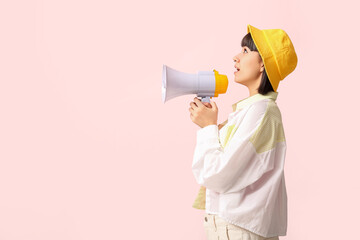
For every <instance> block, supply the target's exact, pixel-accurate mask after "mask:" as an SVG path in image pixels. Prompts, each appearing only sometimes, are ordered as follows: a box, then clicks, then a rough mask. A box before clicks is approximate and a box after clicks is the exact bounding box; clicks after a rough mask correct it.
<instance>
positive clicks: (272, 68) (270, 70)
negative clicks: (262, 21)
mask: <svg viewBox="0 0 360 240" xmlns="http://www.w3.org/2000/svg"><path fill="white" fill-rule="evenodd" d="M247 32H248V33H249V32H250V34H251V37H252V39H253V40H254V43H255V46H256V48H257V49H258V51H259V54H260V56H261V59H262V60H263V63H264V66H265V70H266V73H267V76H268V78H269V81H270V83H271V86H272V87H273V89H274V91H275V92H277V91H276V90H277V88H278V86H279V82H280V81H281V76H280V74H279V70H278V66H277V62H276V57H275V55H274V54H273V53H272V51H273V50H272V48H271V45H270V44H269V41H268V40H267V37H266V33H265V31H262V30H260V29H258V28H256V27H254V26H251V25H250V24H248V25H247Z"/></svg>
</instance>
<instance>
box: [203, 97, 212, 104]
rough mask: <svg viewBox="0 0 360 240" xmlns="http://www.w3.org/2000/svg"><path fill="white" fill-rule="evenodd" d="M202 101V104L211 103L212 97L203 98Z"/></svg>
mask: <svg viewBox="0 0 360 240" xmlns="http://www.w3.org/2000/svg"><path fill="white" fill-rule="evenodd" d="M201 101H202V102H207V103H210V97H202V98H201Z"/></svg>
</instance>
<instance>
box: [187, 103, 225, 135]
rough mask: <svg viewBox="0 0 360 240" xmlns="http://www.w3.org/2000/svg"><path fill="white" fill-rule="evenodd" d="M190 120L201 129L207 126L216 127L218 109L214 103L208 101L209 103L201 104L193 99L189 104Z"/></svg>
mask: <svg viewBox="0 0 360 240" xmlns="http://www.w3.org/2000/svg"><path fill="white" fill-rule="evenodd" d="M190 106H191V107H190V108H189V111H190V118H191V120H192V121H193V122H194V123H195V124H197V125H198V126H200V127H201V128H203V127H206V126H208V125H212V124H215V125H217V119H218V108H217V105H216V103H215V102H214V101H212V100H211V99H210V103H206V102H205V103H202V102H201V101H200V100H199V99H198V98H196V97H195V98H194V102H190Z"/></svg>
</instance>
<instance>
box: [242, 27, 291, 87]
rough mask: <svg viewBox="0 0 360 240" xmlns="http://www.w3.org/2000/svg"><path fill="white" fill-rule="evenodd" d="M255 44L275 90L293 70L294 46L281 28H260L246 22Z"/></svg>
mask: <svg viewBox="0 0 360 240" xmlns="http://www.w3.org/2000/svg"><path fill="white" fill-rule="evenodd" d="M247 32H248V33H249V32H250V34H251V37H252V39H253V40H254V43H255V46H256V48H257V49H258V51H259V54H260V56H261V59H262V60H263V63H264V66H265V70H266V73H267V75H268V78H269V80H270V83H271V86H272V87H273V89H274V91H275V92H276V90H277V88H278V86H279V82H280V81H281V80H283V79H284V78H285V77H286V76H287V75H289V74H290V73H291V72H292V71H294V70H295V68H296V65H297V61H298V59H297V55H296V52H295V49H294V46H293V44H292V42H291V40H290V38H289V36H288V35H287V33H286V32H285V31H284V30H282V29H264V30H260V29H258V28H256V27H253V26H251V25H250V24H248V26H247Z"/></svg>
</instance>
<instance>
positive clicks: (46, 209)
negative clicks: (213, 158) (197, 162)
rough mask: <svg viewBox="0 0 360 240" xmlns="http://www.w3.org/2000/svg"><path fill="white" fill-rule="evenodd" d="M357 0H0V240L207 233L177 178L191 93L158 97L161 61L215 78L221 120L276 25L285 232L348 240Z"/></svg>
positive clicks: (352, 233) (188, 155) (186, 170)
mask: <svg viewBox="0 0 360 240" xmlns="http://www.w3.org/2000/svg"><path fill="white" fill-rule="evenodd" d="M358 9H359V5H358V3H357V1H349V0H344V1H323V0H322V1H285V0H282V1H280V0H279V1H251V2H250V1H223V2H221V3H220V2H219V1H209V0H207V1H132V2H131V1H109V0H102V1H80V0H76V1H75V0H71V1H69V0H62V1H50V0H49V1H28V0H27V1H1V2H0V31H1V38H0V81H1V82H0V83H1V85H0V111H1V116H0V194H1V195H0V239H1V240H20V239H21V240H32V239H34V240H42V239H44V240H49V239H51V240H58V239H59V240H63V239H76V240H80V239H84V240H85V239H87V240H91V239H107V240H111V239H164V240H165V239H172V240H176V239H179V240H180V239H188V240H190V239H194V240H197V239H205V232H204V230H203V226H202V221H203V214H204V211H202V210H197V209H194V208H192V207H191V206H192V204H193V201H194V199H195V196H196V194H197V191H198V189H199V185H198V184H197V183H196V182H195V178H194V177H193V175H192V171H191V162H192V154H193V150H194V147H195V140H196V131H197V130H198V129H199V127H198V126H197V125H195V124H194V123H193V122H192V121H191V119H190V114H189V111H188V108H189V103H190V102H191V101H192V99H193V98H194V97H195V95H184V96H181V97H177V98H174V99H172V100H170V101H169V102H166V104H163V103H162V101H161V74H162V64H166V65H168V66H169V67H172V68H175V69H177V70H179V71H183V72H188V73H196V72H197V71H199V70H202V71H211V70H212V69H216V70H218V71H219V72H220V73H221V74H226V75H227V76H228V77H229V88H228V92H227V93H226V94H224V95H221V96H220V97H219V98H214V101H215V102H216V103H217V105H218V107H219V123H220V122H222V121H225V120H226V117H227V115H228V114H229V113H230V112H231V111H232V109H231V104H233V103H234V102H236V101H238V100H240V99H242V98H245V97H248V96H249V92H248V90H247V88H246V87H244V86H242V85H239V84H236V83H235V82H234V81H233V79H234V76H233V72H234V67H233V65H234V63H233V60H232V57H233V56H234V55H235V54H237V53H238V52H239V51H240V41H241V39H242V37H243V36H244V35H245V34H246V33H247V32H246V26H247V24H251V25H253V26H255V27H257V28H260V29H270V28H282V29H284V30H285V31H286V32H287V33H288V34H289V36H290V37H291V40H292V41H293V44H294V46H295V49H296V51H297V55H298V59H299V61H298V65H297V68H296V69H295V71H294V72H293V73H291V74H290V75H289V76H288V77H287V78H285V79H284V80H283V81H282V82H280V85H279V88H278V92H279V95H278V99H277V103H278V106H279V107H280V110H281V112H282V116H283V123H284V129H285V134H286V139H287V145H288V150H287V157H286V164H285V165H286V167H285V175H286V184H287V191H288V233H287V236H285V237H281V239H291V240H297V239H298V240H306V239H334V240H335V239H355V238H356V237H357V236H358V228H359V227H358V223H359V220H358V219H359V214H360V211H359V210H360V208H359V204H358V203H359V202H360V196H359V181H360V177H359V176H360V174H359V173H358V172H359V167H360V161H359V160H360V158H359V155H358V148H359V147H358V136H359V133H360V132H359V125H358V124H359V121H360V117H359V114H358V113H359V106H358V103H359V100H358V94H359V87H360V84H359V80H360V79H359V75H358V70H359V61H358V57H359V53H360V51H359V48H360V44H359V42H360V37H359V31H358V25H357V24H358V22H359V20H360V19H359V13H358Z"/></svg>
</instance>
